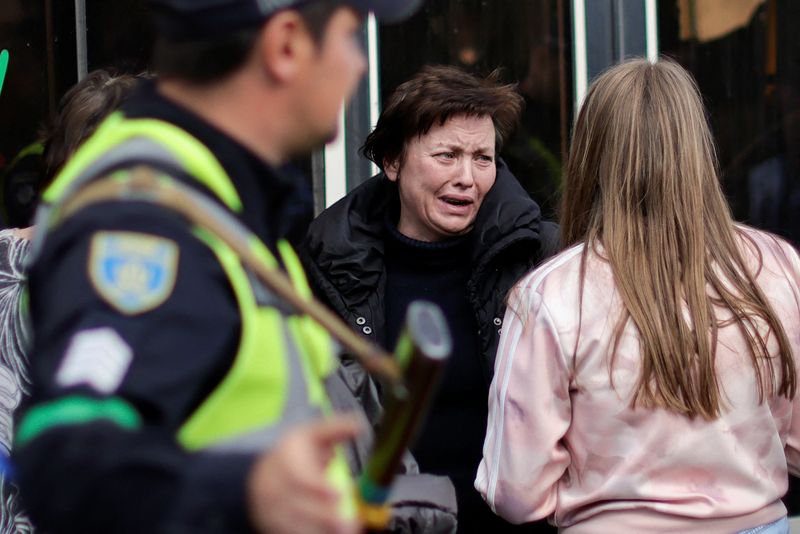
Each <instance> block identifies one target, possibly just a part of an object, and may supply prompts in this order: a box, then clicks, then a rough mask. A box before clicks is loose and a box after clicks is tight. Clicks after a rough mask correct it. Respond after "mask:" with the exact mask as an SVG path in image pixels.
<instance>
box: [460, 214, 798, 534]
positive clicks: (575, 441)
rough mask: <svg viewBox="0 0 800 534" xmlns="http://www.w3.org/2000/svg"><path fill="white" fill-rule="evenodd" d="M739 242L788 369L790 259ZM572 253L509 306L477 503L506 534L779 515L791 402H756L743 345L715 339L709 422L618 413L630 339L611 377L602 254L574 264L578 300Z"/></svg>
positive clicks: (683, 528) (794, 258)
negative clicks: (714, 413) (714, 411)
mask: <svg viewBox="0 0 800 534" xmlns="http://www.w3.org/2000/svg"><path fill="white" fill-rule="evenodd" d="M740 230H741V231H743V232H745V233H746V234H747V235H749V236H750V237H751V238H752V240H753V242H754V244H755V245H756V246H757V247H758V250H759V251H760V253H761V257H762V261H763V265H762V268H761V269H760V271H757V268H758V252H757V251H756V250H755V249H754V248H753V246H752V245H751V244H750V243H749V242H747V241H746V240H744V239H740V242H741V247H742V250H743V252H744V254H745V255H746V258H747V261H748V262H749V263H750V264H751V268H752V269H753V272H754V273H755V272H758V275H757V283H758V284H759V285H760V286H761V288H762V289H763V291H764V293H765V294H766V296H767V298H768V300H769V302H770V304H771V305H772V306H773V309H774V310H775V312H776V313H777V316H778V317H779V318H780V319H781V320H782V321H783V326H784V328H785V330H786V334H787V336H788V338H789V342H790V343H791V345H792V347H793V351H794V356H795V361H796V362H797V361H800V259H798V255H797V253H796V252H795V251H794V250H793V249H792V247H791V246H790V245H788V244H787V243H785V242H784V241H782V240H779V239H777V238H774V237H772V236H771V235H768V234H766V233H763V232H760V231H757V230H753V229H750V228H746V227H740ZM583 249H584V247H583V245H580V246H576V247H573V248H571V249H569V250H566V251H564V252H563V253H561V254H559V255H558V256H556V257H554V258H553V259H552V260H550V261H549V262H547V263H545V264H544V265H542V266H541V267H539V268H538V269H536V270H535V271H533V272H531V273H529V274H528V275H526V276H525V278H523V279H522V280H521V281H520V282H519V283H518V284H517V286H516V287H515V289H514V290H513V291H512V293H511V296H510V298H509V306H508V311H507V312H506V316H505V320H504V322H503V332H502V336H501V339H500V345H499V348H498V356H497V361H496V364H495V376H494V381H493V383H492V386H491V390H490V393H489V421H488V430H487V435H486V442H485V444H484V457H483V461H482V462H481V464H480V467H479V468H478V474H477V479H476V481H475V487H476V488H477V489H478V491H480V492H481V493H482V494H483V496H484V498H485V499H486V501H487V502H488V503H489V505H490V506H491V507H492V509H494V510H495V512H496V513H498V514H499V515H501V516H503V517H505V518H506V519H508V520H509V521H512V522H514V523H523V522H527V521H533V520H536V519H541V518H544V517H548V516H549V517H550V520H551V522H553V523H554V524H556V525H558V526H559V527H562V529H563V531H565V532H569V533H582V532H703V533H704V534H711V533H716V532H720V533H730V532H737V531H739V530H743V529H747V528H751V527H754V526H758V525H762V524H765V523H768V522H770V521H773V520H776V519H778V518H780V517H782V516H783V515H785V514H786V509H785V507H784V506H783V504H782V503H781V501H780V498H781V496H782V495H783V494H784V493H785V492H786V489H787V484H788V480H787V471H791V472H792V473H793V474H797V473H798V468H800V395H798V396H797V397H795V399H794V400H793V401H792V400H788V399H786V398H783V397H777V396H776V397H773V398H769V399H767V400H766V401H765V402H763V403H759V398H758V390H757V385H756V380H755V374H754V371H753V368H752V365H751V363H750V359H749V358H750V357H749V355H748V352H747V345H746V342H745V340H744V338H743V336H742V335H741V333H740V331H739V329H738V328H737V327H736V326H726V327H723V328H721V329H720V330H719V341H718V344H717V352H716V368H717V375H718V379H719V384H720V386H721V389H722V391H723V398H724V399H725V400H724V404H723V413H722V415H721V417H720V418H719V419H717V420H715V421H711V422H709V421H705V420H703V419H702V418H699V417H698V418H695V419H689V418H687V417H683V416H680V415H676V414H674V413H670V412H667V411H665V410H661V409H644V408H637V409H635V410H634V409H631V406H630V400H631V396H632V391H633V389H634V388H635V385H636V382H637V379H638V377H639V369H640V354H639V348H638V338H637V332H636V329H635V328H634V327H633V326H632V322H631V321H629V322H628V324H627V326H626V327H625V329H624V331H623V335H622V338H621V341H620V344H619V347H618V352H617V357H616V361H615V365H614V367H613V369H611V368H610V356H609V352H610V346H611V343H612V334H613V331H614V328H615V326H616V324H617V320H618V318H619V317H620V313H621V309H622V305H621V300H620V296H619V294H618V293H617V290H616V288H615V284H614V278H613V275H612V272H611V268H610V266H609V264H608V263H607V262H606V261H605V260H604V259H603V258H602V249H600V250H598V251H596V252H590V253H589V255H588V258H587V265H586V275H585V285H584V295H583V300H582V301H581V300H580V299H579V288H580V284H579V277H580V263H581V255H582V252H583ZM579 311H580V313H579ZM581 314H582V315H583V319H582V323H581V332H580V336H577V333H578V321H579V317H580V315H581ZM729 316H730V313H729V312H727V311H726V312H725V313H723V312H722V311H718V316H717V317H718V319H722V318H724V317H729ZM576 337H577V342H578V345H577V350H576ZM771 341H772V343H771V345H772V346H776V343H775V342H774V339H772V340H771ZM798 372H799V374H798V377H800V369H798ZM612 378H613V386H612Z"/></svg>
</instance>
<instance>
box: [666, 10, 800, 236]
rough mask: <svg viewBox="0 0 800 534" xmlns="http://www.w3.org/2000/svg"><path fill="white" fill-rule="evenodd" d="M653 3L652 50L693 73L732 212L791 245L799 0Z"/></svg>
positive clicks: (798, 195) (798, 180) (798, 149)
mask: <svg viewBox="0 0 800 534" xmlns="http://www.w3.org/2000/svg"><path fill="white" fill-rule="evenodd" d="M735 4H736V5H734V3H730V5H729V3H727V2H726V3H722V2H706V3H702V2H696V1H694V0H663V1H661V2H659V11H658V14H659V40H660V44H661V52H662V53H663V54H666V55H668V56H671V57H673V58H675V59H676V60H677V61H679V62H680V63H681V64H682V65H684V66H685V67H686V68H688V69H689V70H690V71H691V72H692V73H693V74H694V76H695V77H696V78H697V82H698V84H699V86H700V90H701V91H702V93H703V96H704V97H705V100H706V104H707V106H708V108H709V112H710V118H711V124H712V128H713V130H714V134H715V136H716V139H717V143H718V148H719V160H720V169H721V174H722V180H723V183H724V187H725V191H726V193H727V195H728V198H729V200H730V202H731V206H732V209H733V212H734V216H735V217H736V218H737V219H739V220H742V221H744V222H746V223H749V224H752V225H754V226H758V227H761V228H765V229H767V230H771V231H774V232H776V233H779V234H781V235H783V236H785V237H787V238H789V239H791V240H792V241H793V242H794V243H795V245H797V244H798V243H800V143H799V141H800V120H798V119H800V42H799V41H798V40H797V39H796V37H795V32H796V31H797V24H796V23H800V4H798V2H796V1H793V0H745V1H740V2H735Z"/></svg>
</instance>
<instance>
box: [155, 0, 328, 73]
mask: <svg viewBox="0 0 800 534" xmlns="http://www.w3.org/2000/svg"><path fill="white" fill-rule="evenodd" d="M342 5H343V3H342V2H340V1H336V0H317V1H313V2H310V3H308V4H306V5H303V6H300V7H297V8H294V9H295V10H296V11H298V12H299V13H300V15H301V17H302V19H303V22H304V23H305V26H306V29H307V30H308V33H309V34H310V35H311V37H312V38H313V39H314V41H315V42H316V43H317V44H320V43H321V42H322V38H323V36H324V35H325V30H326V29H327V27H328V23H329V22H330V19H331V17H332V16H333V14H334V13H335V12H336V10H337V9H338V8H339V7H341V6H342ZM259 31H260V27H259V28H246V29H242V30H237V31H235V32H233V33H229V34H224V35H219V36H214V37H212V38H208V39H195V40H177V41H176V40H169V39H166V38H164V37H159V38H158V39H157V40H156V46H155V53H154V58H153V65H154V67H155V70H156V73H157V74H158V75H159V76H160V77H162V78H178V79H181V80H184V81H187V82H190V83H195V84H200V85H203V84H210V83H213V82H216V81H220V80H223V79H225V78H227V77H228V76H230V75H231V74H233V73H234V72H236V71H237V70H238V69H239V68H240V67H241V66H242V65H244V63H245V61H246V60H247V58H248V57H249V55H250V53H251V52H252V50H253V46H254V45H255V41H256V38H257V37H258V34H259Z"/></svg>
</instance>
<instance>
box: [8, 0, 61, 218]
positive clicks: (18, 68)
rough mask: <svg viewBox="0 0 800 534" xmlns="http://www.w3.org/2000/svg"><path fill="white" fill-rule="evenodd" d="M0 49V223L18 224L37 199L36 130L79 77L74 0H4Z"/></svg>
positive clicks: (37, 158) (28, 214) (37, 150)
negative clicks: (4, 58) (1, 69)
mask: <svg viewBox="0 0 800 534" xmlns="http://www.w3.org/2000/svg"><path fill="white" fill-rule="evenodd" d="M0 50H6V51H8V56H9V62H8V69H7V72H6V76H5V81H4V83H3V88H2V93H0V124H2V125H3V127H2V128H0V184H2V189H1V192H0V198H1V199H2V201H0V211H2V217H0V219H1V220H0V225H2V226H7V225H12V226H20V225H26V224H27V223H28V218H29V217H30V214H31V211H32V207H33V202H34V200H35V192H36V188H37V184H38V178H39V154H40V150H39V149H38V148H37V146H36V145H35V142H36V140H37V138H38V131H39V130H40V128H41V126H42V124H43V123H44V122H45V121H46V120H47V119H48V118H49V117H50V115H51V114H52V113H53V111H54V109H55V107H56V104H57V103H58V100H59V99H60V98H61V95H62V94H63V93H64V91H66V90H67V89H68V88H69V87H70V86H71V85H72V84H74V83H75V81H76V79H77V71H76V67H75V18H74V8H73V4H72V2H60V1H57V0H45V1H41V2H31V1H29V0H6V1H5V2H3V8H2V10H0Z"/></svg>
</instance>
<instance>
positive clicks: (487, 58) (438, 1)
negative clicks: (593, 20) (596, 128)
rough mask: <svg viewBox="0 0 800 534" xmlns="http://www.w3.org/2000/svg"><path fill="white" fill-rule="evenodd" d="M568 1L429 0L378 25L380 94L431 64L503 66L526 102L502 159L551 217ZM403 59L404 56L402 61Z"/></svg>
mask: <svg viewBox="0 0 800 534" xmlns="http://www.w3.org/2000/svg"><path fill="white" fill-rule="evenodd" d="M568 4H569V2H566V1H563V0H526V1H524V2H523V1H520V0H429V1H428V2H427V3H426V4H425V6H424V7H423V8H422V9H421V10H420V12H419V13H417V14H416V15H415V16H414V17H413V18H411V19H409V20H408V21H406V22H404V23H402V24H397V25H388V26H382V27H381V28H380V67H381V68H380V79H381V97H382V98H383V99H384V100H385V99H386V98H388V96H389V95H390V94H391V92H392V91H393V90H394V89H395V88H396V87H397V86H398V85H399V84H400V83H402V82H403V81H405V80H406V79H408V78H409V77H411V76H412V75H413V74H415V73H416V72H417V71H419V70H420V69H421V68H422V67H423V66H425V65H429V64H450V65H458V66H461V67H463V68H465V69H467V70H469V71H472V72H477V73H480V74H488V73H489V72H491V71H492V70H494V69H495V68H497V67H502V68H503V69H504V76H503V78H504V79H505V80H506V81H511V82H517V83H519V91H520V92H521V93H522V95H523V96H524V97H525V100H526V103H527V107H526V109H525V111H524V113H523V117H522V124H521V126H520V128H519V130H518V131H517V133H516V135H515V136H514V137H513V138H512V139H511V140H510V141H509V142H508V144H507V145H506V147H505V150H504V151H503V154H502V156H503V157H504V158H505V159H506V161H507V162H508V164H509V166H510V167H511V169H512V171H513V172H514V174H515V175H516V176H517V178H518V179H519V181H520V183H522V185H523V187H525V189H526V190H527V191H528V192H529V193H530V194H531V195H532V196H533V197H534V198H535V199H536V201H537V202H539V204H540V205H541V206H542V208H543V210H544V212H545V214H546V216H549V217H552V216H553V213H554V207H555V203H556V202H557V192H558V189H559V187H560V182H561V163H562V154H564V153H565V152H566V149H567V141H568V135H569V127H570V126H569V125H570V122H571V120H572V119H571V115H572V105H573V102H572V81H571V79H572V75H571V72H572V59H571V58H572V55H571V48H572V47H571V37H570V35H569V30H570V20H571V19H570V14H569V11H568ZM400 59H402V61H401V60H400Z"/></svg>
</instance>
